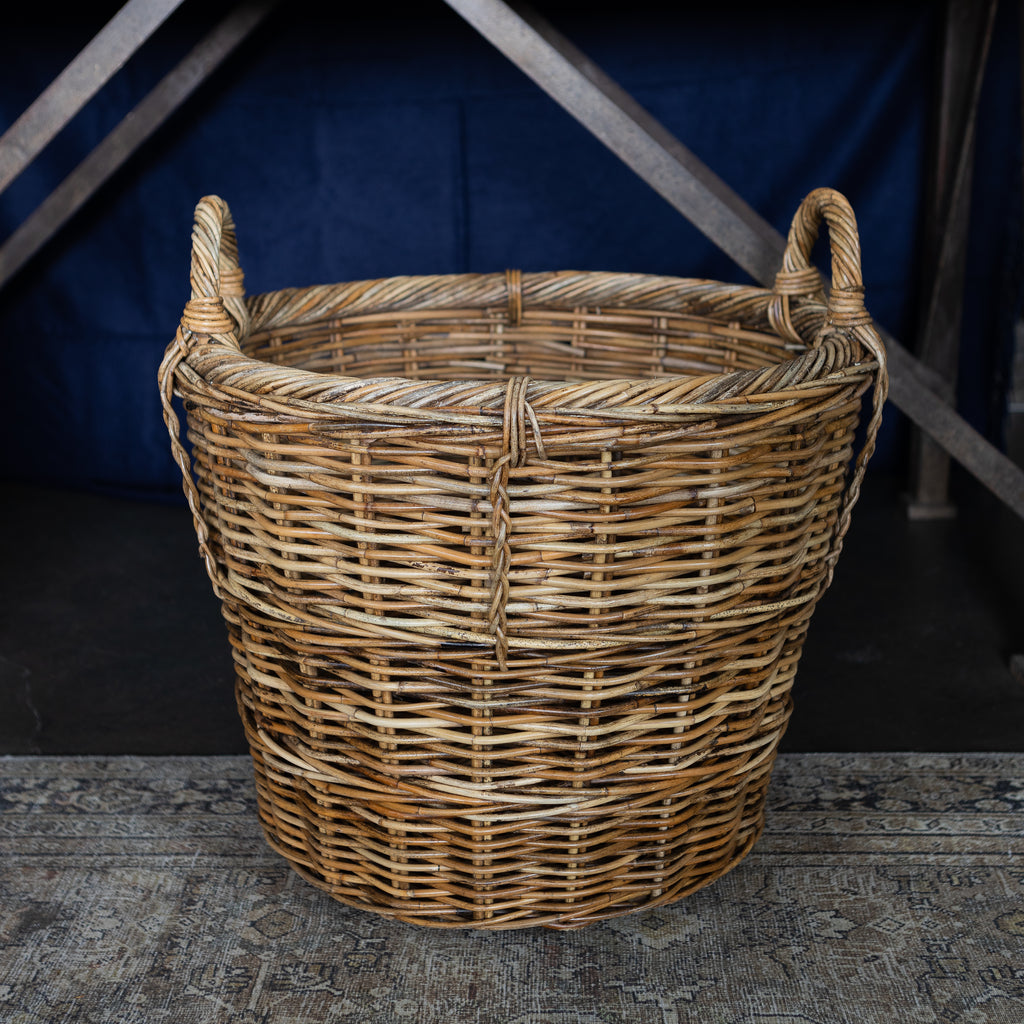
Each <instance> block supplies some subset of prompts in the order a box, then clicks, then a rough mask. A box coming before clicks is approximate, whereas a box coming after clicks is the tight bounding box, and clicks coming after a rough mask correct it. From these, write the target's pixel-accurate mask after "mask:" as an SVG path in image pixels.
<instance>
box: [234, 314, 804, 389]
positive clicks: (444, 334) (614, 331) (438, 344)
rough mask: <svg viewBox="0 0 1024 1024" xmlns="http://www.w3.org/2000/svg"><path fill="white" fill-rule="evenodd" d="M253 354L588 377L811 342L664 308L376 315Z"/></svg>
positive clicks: (707, 364) (750, 365) (294, 328)
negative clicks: (513, 319) (516, 319)
mask: <svg viewBox="0 0 1024 1024" xmlns="http://www.w3.org/2000/svg"><path fill="white" fill-rule="evenodd" d="M243 349H244V351H245V352H246V354H248V355H250V356H253V357H254V358H257V359H261V360H265V361H268V362H273V363H278V364H281V365H285V366H290V367H294V368H296V369H303V370H308V371H315V372H319V373H330V374H338V375H341V376H346V377H359V378H371V377H404V378H408V379H411V380H467V379H469V380H481V379H482V380H501V379H505V378H508V377H513V376H529V377H532V378H533V379H535V380H550V381H585V380H615V379H622V378H640V377H664V376H691V375H692V376H703V375H707V374H721V373H728V372H731V371H735V370H746V369H758V368H760V367H764V366H768V365H773V364H777V363H780V362H783V361H785V360H787V359H792V358H793V357H794V356H795V355H798V354H799V353H801V352H803V351H805V350H806V346H803V345H798V344H794V343H792V342H789V341H785V340H783V339H782V338H780V337H778V335H776V334H774V333H771V332H770V330H759V329H755V328H752V327H750V326H749V325H745V324H741V323H739V322H736V321H732V322H730V321H727V320H717V319H712V318H710V317H707V316H698V315H693V314H680V313H667V312H665V311H664V310H657V309H647V310H645V309H635V308H631V309H616V308H607V307H602V308H600V309H595V308H577V309H569V310H565V309H542V308H531V309H528V310H525V311H524V312H523V314H522V317H521V319H520V321H519V322H518V323H513V322H511V320H510V317H509V314H508V310H507V309H505V308H498V309H445V310H443V311H440V310H435V311H430V310H411V311H408V312H394V311H389V312H386V313H372V314H365V315H358V316H349V317H345V318H336V319H330V320H322V321H319V322H314V323H301V324H284V325H278V326H275V327H273V328H271V329H264V330H259V331H257V332H254V333H253V334H252V335H251V336H250V337H249V338H248V339H246V341H245V342H244V344H243Z"/></svg>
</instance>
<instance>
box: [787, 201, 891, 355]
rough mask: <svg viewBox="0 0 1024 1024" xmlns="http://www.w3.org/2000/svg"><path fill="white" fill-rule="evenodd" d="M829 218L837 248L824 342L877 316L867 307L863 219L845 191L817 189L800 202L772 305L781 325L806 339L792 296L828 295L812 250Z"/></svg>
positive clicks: (795, 337) (794, 338)
mask: <svg viewBox="0 0 1024 1024" xmlns="http://www.w3.org/2000/svg"><path fill="white" fill-rule="evenodd" d="M823 221H824V223H825V224H827V225H828V233H829V244H830V246H831V250H832V289H831V291H830V293H829V296H828V307H827V312H826V315H825V322H824V324H822V329H821V332H820V333H819V340H820V337H821V336H822V335H823V334H824V333H826V332H827V331H828V330H830V329H833V328H839V329H843V328H852V327H857V326H860V325H863V324H870V323H871V316H870V314H869V313H868V311H867V309H865V307H864V281H863V278H862V277H861V269H860V236H859V235H858V233H857V218H856V217H855V216H854V214H853V209H852V207H851V206H850V204H849V202H848V201H847V199H846V197H845V196H844V195H843V194H842V193H840V192H836V190H835V189H831V188H819V189H815V190H814V191H813V192H811V193H810V195H808V196H807V198H806V199H805V200H804V201H803V202H802V203H801V204H800V208H799V209H798V210H797V211H796V214H795V215H794V217H793V223H792V225H791V226H790V229H789V238H788V239H787V241H786V251H785V253H783V256H782V267H781V269H780V270H779V272H778V274H776V275H775V284H774V286H773V287H772V293H773V300H772V303H771V306H770V308H769V319H770V320H771V321H772V324H773V326H774V327H775V329H776V330H778V331H779V332H780V333H781V334H783V335H784V336H786V337H787V338H789V339H790V340H792V341H796V342H800V341H802V339H801V338H800V336H799V334H798V333H797V331H796V329H795V328H794V327H793V324H792V322H791V321H790V318H789V300H790V298H791V297H794V298H813V299H818V300H819V301H821V300H823V299H824V287H823V285H822V280H821V274H819V273H818V270H817V268H816V267H815V266H814V264H812V263H811V251H812V250H813V249H814V243H815V242H816V241H817V240H818V232H819V230H820V228H821V224H822V222H823Z"/></svg>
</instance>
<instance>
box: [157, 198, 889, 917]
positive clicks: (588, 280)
mask: <svg viewBox="0 0 1024 1024" xmlns="http://www.w3.org/2000/svg"><path fill="white" fill-rule="evenodd" d="M822 222H825V223H826V224H827V225H828V228H829V234H830V240H831V244H832V256H833V265H832V285H833V286H832V290H831V294H830V297H829V298H828V300H827V302H826V301H825V299H824V296H823V291H822V287H821V281H820V278H819V275H818V273H817V271H815V270H814V269H813V268H812V267H811V265H810V262H809V256H810V251H811V247H812V246H813V244H814V240H815V237H816V236H817V233H818V230H819V228H820V225H821V224H822ZM237 268H238V262H237V249H236V247H235V239H234V231H233V225H232V223H231V217H230V213H229V212H228V209H227V206H226V205H225V204H224V203H223V202H222V201H221V200H219V199H216V198H207V199H205V200H203V201H202V202H201V203H200V204H199V207H198V208H197V211H196V227H195V232H194V237H193V260H192V298H191V299H190V300H189V303H188V305H187V307H186V309H185V314H184V317H183V319H182V325H181V329H180V330H179V332H178V334H177V336H176V338H175V340H174V341H173V342H172V343H171V345H169V346H168V349H167V353H166V356H165V359H164V362H163V365H162V367H161V371H160V384H161V395H162V399H163V403H164V412H165V417H166V421H167V425H168V430H169V431H170V434H171V445H172V450H173V452H174V454H175V457H176V459H177V460H178V463H179V465H180V466H181V469H182V480H183V484H184V488H185V492H186V495H187V497H188V501H189V506H190V508H191V510H192V513H193V517H194V520H195V525H196V532H197V537H198V539H199V545H200V550H201V552H202V554H203V557H204V559H205V561H206V565H207V569H208V571H209V573H210V577H211V580H212V581H213V585H214V587H215V590H216V592H217V593H218V595H219V596H220V597H221V600H222V602H223V607H224V616H225V620H226V622H227V623H228V629H229V634H230V642H231V644H232V648H233V650H234V653H235V662H236V666H237V696H238V706H239V711H240V714H241V717H242V721H243V723H244V726H245V729H246V735H247V737H248V740H249V744H250V749H251V751H252V756H253V765H254V769H255V776H256V789H257V795H258V798H259V808H260V819H261V821H262V824H263V827H264V831H265V833H266V836H267V839H268V841H269V842H270V844H271V845H272V846H273V847H274V849H276V850H278V851H280V852H281V854H282V855H283V856H285V857H286V858H287V859H288V861H289V862H290V863H291V864H292V866H293V867H294V868H295V870H296V871H298V872H299V873H300V874H301V875H302V876H303V877H304V878H307V879H309V880H310V881H311V882H312V883H313V884H315V885H318V886H320V887H322V888H323V889H325V890H326V891H327V892H329V893H331V894H332V895H333V896H335V897H336V898H337V899H339V900H341V901H342V902H344V903H347V904H350V905H352V906H356V907H361V908H363V909H366V910H371V911H374V912H377V913H381V914H386V915H390V916H393V917H397V918H400V919H402V920H407V921H413V922H418V923H422V924H427V925H433V926H437V927H450V928H488V929H497V928H520V927H528V926H532V925H543V926H547V927H552V928H578V927H581V926H583V925H586V924H588V923H590V922H593V921H598V920H602V919H604V918H607V917H611V916H614V915H618V914H625V913H630V912H632V911H635V910H638V909H641V908H644V907H651V906H656V905H658V904H662V903H668V902H671V901H673V900H677V899H679V898H680V897H682V896H684V895H686V894H687V893H689V892H692V891H694V890H695V889H697V888H699V887H700V886H703V885H706V884H708V883H709V882H711V881H713V880H714V879H715V878H718V877H720V876H721V875H722V874H723V873H724V872H726V871H728V870H729V869H730V868H731V867H732V866H733V865H735V864H736V863H737V862H738V861H739V860H740V859H741V858H742V857H743V856H744V855H745V854H746V852H747V851H748V850H749V849H750V848H751V846H752V845H753V843H754V842H755V841H756V839H757V837H758V835H759V834H760V831H761V828H762V825H763V820H764V802H765V795H766V792H767V787H768V780H769V777H770V774H771V768H772V764H773V762H774V757H775V752H776V750H777V747H778V742H779V738H780V737H781V735H782V732H783V730H784V729H785V726H786V722H787V720H788V716H789V713H790V690H791V687H792V683H793V678H794V675H795V673H796V668H797V664H798V662H799V657H800V650H801V647H802V643H803V638H804V636H805V635H806V632H807V627H808V623H809V620H810V616H811V613H812V611H813V609H814V606H815V604H816V602H817V600H818V598H819V597H820V596H821V594H822V593H823V591H824V589H825V588H826V587H827V585H828V582H829V580H830V579H831V575H832V571H833V569H834V566H835V561H836V558H837V557H838V553H839V549H840V546H841V543H842V539H843V535H844V533H845V531H846V529H847V526H848V525H849V519H850V512H851V509H852V507H853V504H854V502H855V501H856V498H857V495H858V493H859V489H860V485H861V481H862V479H863V475H864V470H865V466H866V463H867V459H868V458H869V457H870V454H871V451H872V449H873V446H874V439H875V435H876V433H877V430H878V425H879V421H880V416H881V408H882V403H883V402H884V399H885V392H886V383H887V378H886V373H885V354H884V351H883V349H882V347H881V344H880V342H879V340H878V336H877V334H875V332H874V329H873V327H872V325H871V321H870V317H869V316H868V315H867V313H866V311H865V309H864V304H863V289H862V287H861V279H860V254H859V245H858V241H857V231H856V224H855V222H854V219H853V214H852V212H851V211H850V208H849V205H848V204H847V203H846V201H845V199H843V197H842V196H840V195H838V193H835V192H833V191H831V190H828V189H822V190H819V191H817V192H814V193H812V194H811V195H810V196H808V198H807V200H805V202H804V204H803V205H802V206H801V208H800V209H799V210H798V212H797V215H796V217H795V218H794V221H793V227H792V230H791V232H790V236H789V244H788V247H787V249H786V255H785V258H784V260H783V265H782V268H781V270H780V272H779V276H778V278H777V281H776V286H775V288H774V289H771V290H769V289H763V288H748V287H742V286H737V285H729V284H720V283H717V282H711V281H691V280H684V279H679V278H668V277H652V276H647V275H639V274H599V273H577V272H568V271H566V272H558V273H545V274H526V275H523V274H519V273H518V272H516V271H509V272H508V273H506V274H486V275H472V274H466V275H457V276H444V277H421V278H392V279H388V280H383V281H372V282H354V283H351V284H338V285H330V286H321V287H312V288H302V289H290V290H287V291H281V292H271V293H268V294H265V295H257V296H252V297H250V298H245V297H244V295H243V294H242V285H241V272H240V271H238V269H237ZM872 387H873V389H874V399H873V409H872V414H871V417H870V419H869V422H868V424H867V431H866V434H867V440H866V442H865V444H864V445H863V447H862V450H861V451H860V453H859V454H858V456H857V458H856V460H855V461H854V458H853V456H854V452H853V450H852V448H853V440H852V439H853V437H854V432H855V427H856V425H857V421H858V417H859V415H860V406H861V398H862V396H863V395H864V394H865V392H866V391H867V390H868V389H869V388H872ZM175 392H177V394H178V395H180V396H181V397H182V398H183V399H184V401H185V407H186V410H187V413H188V419H189V429H190V436H191V438H192V440H193V446H194V447H193V455H194V461H191V462H190V460H189V457H188V454H187V453H186V451H185V448H184V445H183V443H182V441H181V439H180V436H179V435H180V424H179V422H178V418H177V415H176V413H175V410H174V407H173V404H172V400H173V396H174V393H175Z"/></svg>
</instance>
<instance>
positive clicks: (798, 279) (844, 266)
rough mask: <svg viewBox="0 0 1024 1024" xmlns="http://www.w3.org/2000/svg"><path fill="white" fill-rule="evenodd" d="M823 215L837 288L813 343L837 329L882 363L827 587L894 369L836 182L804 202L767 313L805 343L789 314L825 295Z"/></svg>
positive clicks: (853, 228) (840, 520) (856, 239)
mask: <svg viewBox="0 0 1024 1024" xmlns="http://www.w3.org/2000/svg"><path fill="white" fill-rule="evenodd" d="M822 221H824V222H825V223H826V224H827V225H828V233H829V245H830V247H831V250H832V289H831V292H830V293H829V296H828V300H827V306H826V313H825V320H824V322H823V323H822V325H821V329H820V330H819V331H818V335H817V337H816V338H815V339H814V344H815V345H817V344H819V343H820V342H821V340H822V338H824V336H825V335H826V334H828V333H830V332H833V331H838V332H841V333H843V334H846V335H848V336H851V337H852V338H853V339H855V340H856V341H857V342H858V343H859V344H860V346H861V347H862V348H863V349H864V350H865V351H866V352H868V353H869V354H870V356H871V357H872V358H873V359H874V361H875V362H876V363H877V364H878V371H877V374H876V376H875V386H874V390H873V395H872V402H871V406H872V408H871V418H870V420H869V421H868V425H867V430H866V432H865V437H864V444H863V445H862V446H861V450H860V452H859V453H858V455H857V461H856V463H855V465H854V469H853V474H852V476H851V477H850V481H849V483H848V485H847V487H846V493H845V494H844V496H843V503H842V506H841V507H840V509H839V515H838V519H837V522H836V528H835V533H834V534H833V539H832V545H831V548H830V550H829V554H828V556H827V559H826V561H827V564H828V570H827V577H826V580H825V588H827V587H828V586H829V584H830V583H831V582H832V575H833V572H834V571H835V565H836V562H837V561H838V559H839V554H840V552H841V551H842V548H843V540H844V538H845V536H846V531H847V530H848V529H849V526H850V514H851V512H852V511H853V507H854V505H856V503H857V499H858V498H859V497H860V488H861V484H862V483H863V481H864V472H865V470H866V469H867V464H868V460H869V459H870V458H871V455H872V453H873V452H874V450H875V442H876V440H877V438H878V428H879V427H880V426H881V422H882V407H883V406H884V405H885V400H886V397H887V395H888V392H889V374H888V371H887V369H886V353H885V346H884V345H883V343H882V339H881V338H880V337H879V335H878V332H877V331H876V330H875V328H874V324H873V323H872V321H871V315H870V314H869V313H868V311H867V309H866V308H865V306H864V281H863V278H862V277H861V268H860V236H859V235H858V233H857V218H856V217H855V216H854V214H853V209H852V207H851V206H850V203H849V202H848V200H847V199H846V197H845V196H844V195H842V193H840V192H837V191H835V189H831V188H819V189H815V190H814V191H813V192H811V193H810V195H808V196H807V198H806V199H804V201H803V202H802V203H801V204H800V207H799V209H798V210H797V211H796V214H795V215H794V217H793V224H792V226H791V227H790V229H789V238H788V239H787V241H786V251H785V253H784V254H783V257H782V268H781V269H780V270H779V272H778V274H777V275H776V277H775V285H774V287H773V288H772V299H771V301H770V303H769V306H768V318H769V320H770V321H771V323H772V326H773V327H774V328H775V329H776V330H777V331H779V333H781V334H783V335H784V336H786V337H787V338H789V339H790V340H792V341H796V342H799V343H800V344H803V339H802V338H801V337H800V336H799V335H798V334H797V332H796V329H795V328H794V327H793V324H792V321H791V320H790V318H789V313H790V310H789V300H790V298H791V297H800V298H815V299H818V300H819V301H820V300H821V299H822V298H824V286H823V283H822V280H821V275H820V274H819V273H818V271H817V269H816V268H815V267H814V266H813V265H812V263H811V250H812V249H813V248H814V243H815V242H816V241H817V238H818V231H819V229H820V227H821V224H822Z"/></svg>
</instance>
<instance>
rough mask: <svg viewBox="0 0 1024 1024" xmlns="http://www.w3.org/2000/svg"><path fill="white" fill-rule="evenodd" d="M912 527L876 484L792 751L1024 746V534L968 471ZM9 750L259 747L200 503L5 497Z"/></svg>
mask: <svg viewBox="0 0 1024 1024" xmlns="http://www.w3.org/2000/svg"><path fill="white" fill-rule="evenodd" d="M956 486H957V491H956V496H957V499H958V502H959V508H960V514H959V516H958V518H956V519H955V520H952V521H945V522H915V523H911V522H908V521H907V519H906V517H905V515H904V513H903V508H902V503H901V500H900V490H899V485H898V481H894V480H892V479H889V478H886V477H876V478H872V477H871V476H870V475H869V478H868V482H867V484H866V486H865V490H864V495H863V497H862V499H861V504H860V505H859V506H858V508H857V510H856V513H855V515H854V522H853V526H852V528H851V531H850V535H849V537H848V539H847V543H846V547H845V549H844V552H843V556H842V559H841V561H840V563H839V567H838V570H837V572H836V577H835V581H834V583H833V586H832V589H831V590H830V591H829V593H828V594H827V595H826V596H825V598H824V599H823V600H822V602H821V604H820V605H819V607H818V609H817V611H816V612H815V617H814V620H813V621H812V624H811V632H810V636H809V638H808V641H807V645H806V647H805V651H804V658H803V662H802V664H801V668H800V673H799V676H798V679H797V684H796V690H795V700H796V706H795V712H794V715H793V719H792V723H791V725H790V728H789V731H788V732H787V734H786V737H785V740H784V744H783V748H784V749H786V750H789V751H808V752H809V751H885V750H899V751H968V750H971V751H1000V750H1001V751H1024V678H1020V677H1019V676H1015V675H1014V673H1013V672H1012V671H1011V668H1010V664H1011V656H1012V655H1013V654H1014V653H1024V522H1022V521H1021V520H1019V519H1017V518H1016V517H1015V516H1013V515H1012V514H1011V513H1009V512H1007V511H1006V510H1005V509H1004V508H1003V507H1002V506H1000V505H999V504H998V503H997V502H995V501H994V500H993V499H992V498H991V497H990V496H988V495H987V494H986V493H984V492H983V491H982V490H981V489H980V488H979V487H978V486H977V485H976V484H974V482H973V481H971V480H970V479H969V478H966V477H964V476H962V475H958V476H957V477H956ZM0 501H2V502H3V507H4V509H5V518H6V520H7V528H6V529H5V530H3V531H2V536H0V548H2V558H3V563H2V564H3V566H4V573H3V579H2V582H0V753H55V754H56V753H61V754H86V753H88V754H97V753H98V754H122V753H140V754H171V753H174V754H211V753H240V752H244V750H245V746H244V741H243V737H242V732H241V727H240V725H239V724H238V722H237V720H236V713H235V707H234V697H233V694H232V670H231V664H230V658H229V655H228V647H227V641H226V636H225V633H224V628H223V625H222V622H221V619H220V613H219V609H218V605H217V602H216V600H215V599H214V598H213V596H212V594H211V592H210V587H209V584H208V581H207V578H206V575H205V572H204V570H203V567H202V564H201V562H200V560H199V558H198V556H197V554H196V549H195V538H194V534H193V533H192V526H191V522H190V519H189V515H188V512H187V510H186V509H185V507H184V505H183V504H182V505H181V506H175V505H159V504H144V503H140V502H133V501H126V500H119V499H114V498H108V497H102V496H97V495H93V494H82V493H74V492H66V491H59V490H49V489H46V488H41V487H36V486H29V485H24V484H11V483H7V484H3V485H2V486H0Z"/></svg>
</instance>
